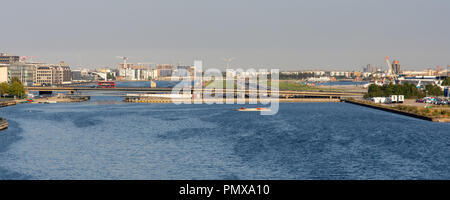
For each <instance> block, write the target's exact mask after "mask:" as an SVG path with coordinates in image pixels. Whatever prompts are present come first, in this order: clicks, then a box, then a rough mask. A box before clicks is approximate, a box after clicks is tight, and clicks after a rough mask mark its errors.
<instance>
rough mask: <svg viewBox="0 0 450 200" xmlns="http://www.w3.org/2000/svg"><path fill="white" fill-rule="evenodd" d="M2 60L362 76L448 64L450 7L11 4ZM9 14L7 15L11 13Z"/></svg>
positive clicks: (353, 2)
mask: <svg viewBox="0 0 450 200" xmlns="http://www.w3.org/2000/svg"><path fill="white" fill-rule="evenodd" d="M2 7H3V8H5V9H3V10H2V12H0V16H1V17H2V19H3V21H2V24H3V29H2V31H1V36H2V37H1V42H0V43H1V44H2V45H1V46H0V52H8V53H10V54H15V55H20V56H37V57H38V58H37V59H35V60H37V61H43V62H48V63H57V62H59V61H62V60H64V61H65V62H66V63H68V64H69V65H70V66H71V67H73V68H78V67H79V66H82V67H88V68H93V67H116V65H117V64H118V63H120V62H121V60H120V59H118V58H116V56H127V57H129V62H141V63H148V62H154V63H168V64H177V63H180V64H185V65H188V64H189V65H190V64H193V61H194V60H196V59H201V60H203V61H204V66H205V67H218V68H223V67H224V66H225V61H223V60H222V58H225V57H234V58H236V59H235V60H234V61H233V62H232V64H231V66H232V67H233V68H238V67H242V68H248V67H254V68H257V67H263V68H280V69H282V70H306V69H332V68H333V69H335V70H361V69H362V67H364V66H366V65H367V64H372V65H377V66H381V67H383V68H384V69H385V68H386V64H385V61H384V57H385V56H389V58H390V59H391V60H394V59H397V60H400V63H401V64H402V66H403V67H404V68H406V69H415V70H422V69H426V68H430V67H432V68H434V69H435V68H436V66H437V65H440V66H441V68H446V67H447V65H449V64H450V60H449V57H450V56H449V55H450V39H449V35H450V26H449V25H448V19H450V13H449V12H448V10H450V2H449V1H445V0H434V1H418V0H410V1H406V0H398V1H387V0H376V1H375V0H368V1H357V0H341V1H331V0H327V1H325V0H324V1H287V0H285V1H268V0H260V1H250V0H249V1H242V0H241V1H237V0H229V1H207V0H191V1H181V0H178V1H106V0H101V1H99V0H97V1H86V0H79V1H70V2H67V1H53V0H43V1H20V0H19V1H6V2H2ZM6 8H7V9H6Z"/></svg>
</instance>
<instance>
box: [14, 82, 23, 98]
mask: <svg viewBox="0 0 450 200" xmlns="http://www.w3.org/2000/svg"><path fill="white" fill-rule="evenodd" d="M10 95H14V96H17V97H19V98H22V97H24V96H25V87H24V86H23V84H22V83H21V82H20V81H19V82H17V81H14V82H12V83H11V86H10Z"/></svg>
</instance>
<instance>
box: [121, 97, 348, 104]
mask: <svg viewBox="0 0 450 200" xmlns="http://www.w3.org/2000/svg"><path fill="white" fill-rule="evenodd" d="M275 100H278V102H280V103H311V102H341V100H340V99H337V98H279V99H275ZM123 101H124V102H128V103H183V102H190V103H196V102H199V100H194V99H169V98H145V97H141V98H136V97H126V98H125V99H124V100H123ZM200 101H201V103H216V102H221V103H224V104H225V103H226V102H227V100H226V99H223V100H216V99H201V100H200ZM239 101H241V100H239ZM271 101H272V100H271V99H265V100H262V101H261V100H260V99H248V98H246V99H245V100H244V102H245V103H249V102H257V103H270V102H271ZM237 102H238V99H233V103H237Z"/></svg>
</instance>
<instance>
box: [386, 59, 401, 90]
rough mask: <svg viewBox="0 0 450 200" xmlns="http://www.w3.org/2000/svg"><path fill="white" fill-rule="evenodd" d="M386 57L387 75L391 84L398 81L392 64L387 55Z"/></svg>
mask: <svg viewBox="0 0 450 200" xmlns="http://www.w3.org/2000/svg"><path fill="white" fill-rule="evenodd" d="M385 58H386V63H387V65H388V74H387V75H388V77H389V78H390V80H391V82H392V83H393V84H396V83H397V82H398V79H397V78H398V77H397V76H398V74H397V72H396V70H395V69H394V66H393V65H392V64H391V62H390V61H389V57H387V56H386V57H385Z"/></svg>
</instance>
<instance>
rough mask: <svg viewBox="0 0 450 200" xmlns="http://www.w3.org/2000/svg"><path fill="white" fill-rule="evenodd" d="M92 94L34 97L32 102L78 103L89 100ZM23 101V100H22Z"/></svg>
mask: <svg viewBox="0 0 450 200" xmlns="http://www.w3.org/2000/svg"><path fill="white" fill-rule="evenodd" d="M89 99H90V96H64V97H57V96H54V97H45V98H36V99H33V101H32V103H78V102H84V101H88V100H89ZM22 102H23V100H22Z"/></svg>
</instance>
